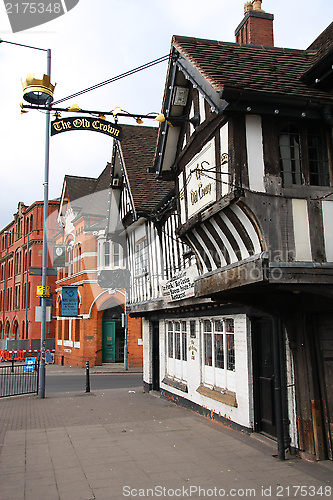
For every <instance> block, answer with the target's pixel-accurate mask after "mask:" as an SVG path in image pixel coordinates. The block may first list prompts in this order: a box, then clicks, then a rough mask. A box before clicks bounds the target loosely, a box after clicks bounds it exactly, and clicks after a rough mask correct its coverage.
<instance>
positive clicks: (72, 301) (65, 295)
mask: <svg viewBox="0 0 333 500" xmlns="http://www.w3.org/2000/svg"><path fill="white" fill-rule="evenodd" d="M61 298H62V301H61V315H62V316H66V317H69V316H70V317H73V316H77V315H78V293H77V286H63V287H62V294H61Z"/></svg>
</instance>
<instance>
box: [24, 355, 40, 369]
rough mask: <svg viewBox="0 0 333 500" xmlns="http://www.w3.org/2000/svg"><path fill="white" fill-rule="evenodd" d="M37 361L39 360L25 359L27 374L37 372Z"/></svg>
mask: <svg viewBox="0 0 333 500" xmlns="http://www.w3.org/2000/svg"><path fill="white" fill-rule="evenodd" d="M36 359H37V358H25V363H24V371H25V372H33V371H35V366H36Z"/></svg>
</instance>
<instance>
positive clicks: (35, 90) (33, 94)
mask: <svg viewBox="0 0 333 500" xmlns="http://www.w3.org/2000/svg"><path fill="white" fill-rule="evenodd" d="M0 43H9V44H11V45H18V46H20V47H25V48H28V49H34V50H40V51H43V52H46V53H47V69H46V77H47V81H48V82H50V78H51V50H50V49H42V48H39V47H32V46H30V45H24V44H20V43H14V42H8V41H6V40H1V39H0ZM44 77H45V75H44ZM43 81H44V79H43ZM24 99H25V100H26V101H28V102H29V103H31V104H33V105H35V104H37V105H42V106H45V111H46V126H45V162H44V182H43V188H44V205H43V256H42V286H43V296H42V322H41V338H40V351H41V362H40V365H39V387H38V397H39V398H45V332H46V297H45V290H46V278H47V230H48V224H47V217H48V206H49V157H50V154H49V152H50V111H51V109H50V107H49V104H50V103H51V102H52V100H53V97H52V92H50V89H47V88H46V89H44V88H40V87H39V86H31V88H28V89H25V91H24Z"/></svg>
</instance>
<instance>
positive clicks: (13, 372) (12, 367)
mask: <svg viewBox="0 0 333 500" xmlns="http://www.w3.org/2000/svg"><path fill="white" fill-rule="evenodd" d="M12 373H14V354H12Z"/></svg>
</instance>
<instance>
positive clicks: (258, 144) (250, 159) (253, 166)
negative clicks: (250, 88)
mask: <svg viewBox="0 0 333 500" xmlns="http://www.w3.org/2000/svg"><path fill="white" fill-rule="evenodd" d="M245 124H246V149H247V163H248V173H249V185H250V189H252V190H253V191H258V192H262V193H263V192H265V184H264V176H265V165H264V151H263V138H262V126H261V117H260V116H259V115H247V116H246V121H245Z"/></svg>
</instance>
